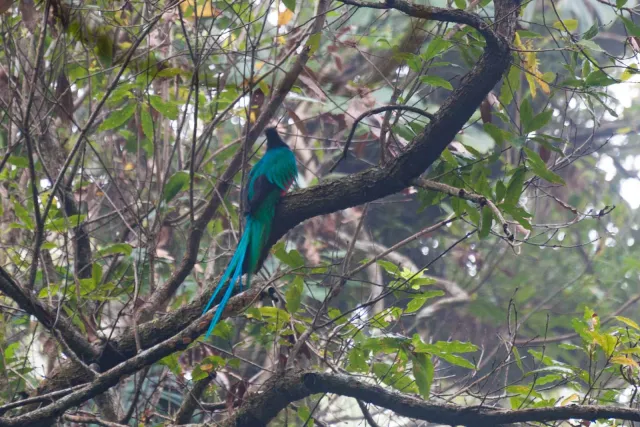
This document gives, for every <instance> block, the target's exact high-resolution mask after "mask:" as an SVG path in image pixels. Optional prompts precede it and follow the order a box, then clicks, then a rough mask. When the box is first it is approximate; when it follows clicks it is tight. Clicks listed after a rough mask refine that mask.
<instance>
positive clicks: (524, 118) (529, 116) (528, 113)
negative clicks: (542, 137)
mask: <svg viewBox="0 0 640 427" xmlns="http://www.w3.org/2000/svg"><path fill="white" fill-rule="evenodd" d="M532 120H533V108H531V102H530V101H529V98H525V99H524V100H523V101H522V102H521V103H520V123H522V128H523V129H526V128H527V127H528V126H529V123H531V121H532Z"/></svg>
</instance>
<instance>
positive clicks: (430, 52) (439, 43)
mask: <svg viewBox="0 0 640 427" xmlns="http://www.w3.org/2000/svg"><path fill="white" fill-rule="evenodd" d="M451 45H452V43H451V42H450V41H449V40H445V39H443V38H442V37H436V38H434V39H433V40H431V42H430V43H429V44H428V45H427V49H426V50H425V52H424V53H423V54H422V59H424V60H425V61H428V60H430V59H433V58H435V57H436V56H438V55H440V54H441V53H442V52H444V51H445V50H446V49H448V48H449V47H451Z"/></svg>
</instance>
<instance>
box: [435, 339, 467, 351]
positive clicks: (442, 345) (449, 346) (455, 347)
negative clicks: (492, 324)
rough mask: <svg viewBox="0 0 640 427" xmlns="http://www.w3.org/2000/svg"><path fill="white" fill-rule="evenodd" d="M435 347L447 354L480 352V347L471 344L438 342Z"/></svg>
mask: <svg viewBox="0 0 640 427" xmlns="http://www.w3.org/2000/svg"><path fill="white" fill-rule="evenodd" d="M434 345H435V346H436V348H438V349H439V350H441V351H444V352H447V353H474V352H476V351H478V346H477V345H475V344H472V343H470V342H462V341H438V342H436V343H435V344H434Z"/></svg>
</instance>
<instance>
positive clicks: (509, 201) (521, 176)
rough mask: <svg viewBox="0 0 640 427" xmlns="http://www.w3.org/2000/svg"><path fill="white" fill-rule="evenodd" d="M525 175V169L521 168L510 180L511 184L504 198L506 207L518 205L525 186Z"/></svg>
mask: <svg viewBox="0 0 640 427" xmlns="http://www.w3.org/2000/svg"><path fill="white" fill-rule="evenodd" d="M525 174H526V172H525V170H524V168H522V167H519V168H518V169H516V171H515V172H514V174H513V176H512V177H511V179H510V180H509V184H508V185H507V192H506V195H505V197H504V203H505V204H506V205H511V206H517V205H518V201H519V200H520V195H521V194H522V187H523V186H524V181H525Z"/></svg>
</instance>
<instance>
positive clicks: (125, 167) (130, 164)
mask: <svg viewBox="0 0 640 427" xmlns="http://www.w3.org/2000/svg"><path fill="white" fill-rule="evenodd" d="M135 168H136V165H134V164H133V163H131V162H129V163H127V164H126V165H124V170H125V171H127V172H129V171H132V170H134V169H135Z"/></svg>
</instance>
